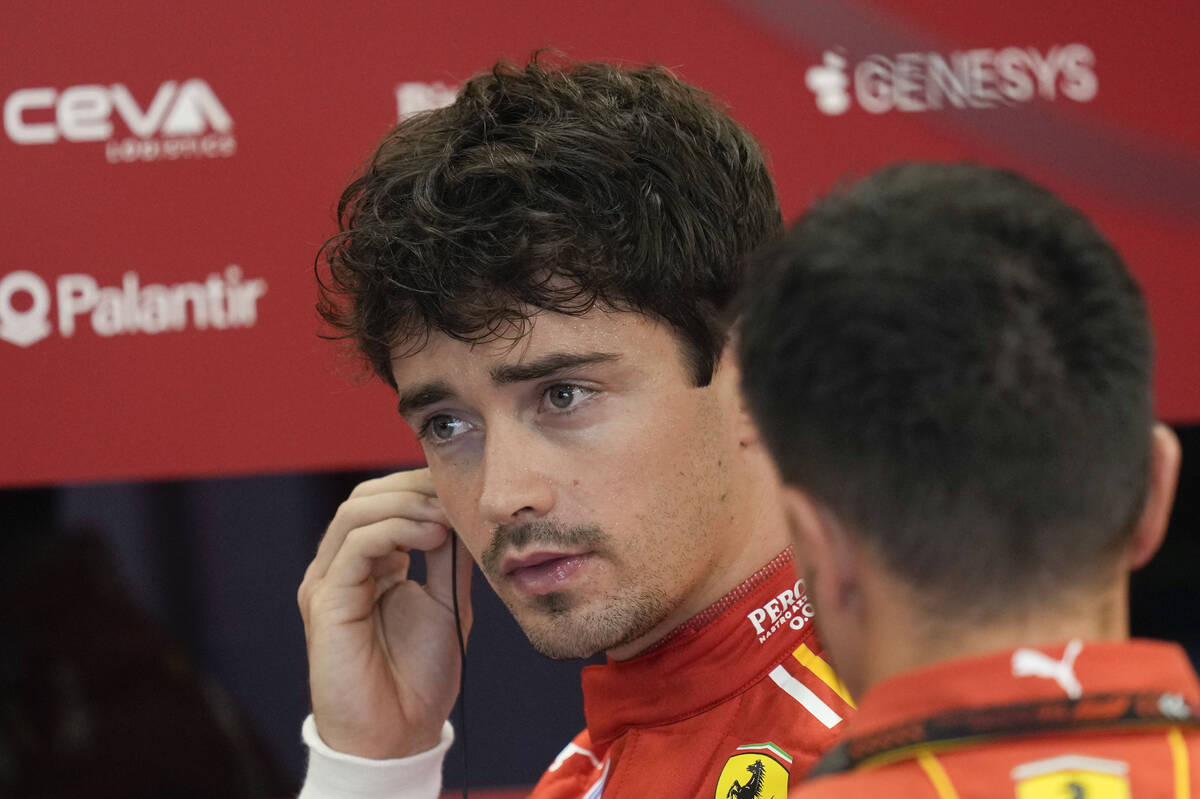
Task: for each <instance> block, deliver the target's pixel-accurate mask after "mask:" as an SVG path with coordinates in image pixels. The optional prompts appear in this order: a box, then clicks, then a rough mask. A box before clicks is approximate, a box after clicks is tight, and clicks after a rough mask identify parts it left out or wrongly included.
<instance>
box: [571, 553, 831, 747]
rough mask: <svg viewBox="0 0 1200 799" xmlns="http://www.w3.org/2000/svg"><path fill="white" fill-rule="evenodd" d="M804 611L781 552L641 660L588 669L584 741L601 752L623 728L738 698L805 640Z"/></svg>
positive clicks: (787, 556) (800, 589) (787, 557)
mask: <svg viewBox="0 0 1200 799" xmlns="http://www.w3.org/2000/svg"><path fill="white" fill-rule="evenodd" d="M768 606H769V607H768ZM806 606H807V598H805V597H804V583H803V582H801V581H799V580H798V579H797V577H796V574H795V568H794V566H793V563H792V552H791V549H790V548H789V549H787V550H785V551H784V552H782V553H780V554H779V555H778V556H776V557H775V559H774V560H772V561H771V562H770V563H768V564H767V565H766V566H764V567H763V568H761V569H759V570H758V571H757V572H755V573H754V575H752V576H751V577H750V579H748V580H746V581H745V582H744V583H742V584H741V585H739V586H738V587H737V588H735V589H734V590H733V591H731V592H730V593H728V594H726V595H725V596H724V597H722V598H721V599H719V600H718V601H717V602H715V603H713V604H712V605H711V606H709V607H708V608H707V609H705V610H704V611H702V612H701V613H699V614H697V615H696V616H694V617H693V618H692V619H690V620H689V621H687V622H685V623H684V624H683V625H681V626H680V627H678V628H676V629H675V630H674V631H672V632H671V633H670V634H669V635H668V636H667V637H666V638H665V639H663V641H662V642H660V643H659V644H658V645H656V646H655V647H653V648H652V649H651V650H649V651H648V652H646V653H643V654H641V655H639V656H637V657H635V658H631V659H629V660H623V661H612V660H610V661H609V662H607V663H605V664H604V665H600V666H588V667H587V668H585V669H584V670H583V677H582V679H583V699H584V714H585V715H586V716H587V725H588V734H589V736H590V737H591V739H592V741H593V742H594V743H596V744H599V745H605V744H607V743H610V742H611V741H612V740H614V739H615V738H617V737H618V736H619V735H620V734H621V733H623V732H624V731H625V730H627V729H628V728H630V727H648V726H658V725H662V724H669V723H671V722H674V721H679V720H682V719H685V718H688V717H690V716H694V715H696V714H698V713H702V712H704V711H705V710H707V709H709V708H711V707H714V706H716V705H718V704H720V703H722V702H725V701H727V700H728V699H730V698H731V697H733V696H736V695H737V694H739V693H741V692H742V691H744V690H745V689H746V688H747V687H748V686H750V685H753V684H754V683H755V682H757V681H758V680H761V679H762V678H763V677H765V676H766V675H767V674H768V673H769V672H770V671H771V669H773V668H774V667H775V666H776V665H778V664H779V663H780V662H781V661H782V660H783V659H784V658H785V657H787V655H788V653H790V652H791V651H792V650H793V649H795V648H796V647H797V646H799V644H800V643H802V642H803V641H805V640H807V639H808V637H810V636H811V635H812V631H813V624H812V619H811V618H810V615H811V613H812V610H811V608H807V615H806V613H805V608H806ZM789 611H790V613H789ZM752 615H753V618H752ZM795 619H802V620H803V621H800V622H794V621H793V620H795ZM789 623H792V624H793V626H792V627H791V628H789V627H788V624H789ZM772 627H775V631H774V633H772V634H768V635H766V636H765V637H764V635H763V633H766V632H768V631H770V630H771V628H772ZM796 627H799V629H800V634H799V635H797V633H796V632H793V630H794V629H795V628H796ZM814 645H815V644H814Z"/></svg>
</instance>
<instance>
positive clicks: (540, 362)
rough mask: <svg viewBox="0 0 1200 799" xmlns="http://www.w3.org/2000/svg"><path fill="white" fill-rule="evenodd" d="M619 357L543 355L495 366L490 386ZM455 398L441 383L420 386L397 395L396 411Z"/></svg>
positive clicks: (607, 354) (407, 411)
mask: <svg viewBox="0 0 1200 799" xmlns="http://www.w3.org/2000/svg"><path fill="white" fill-rule="evenodd" d="M620 357H621V356H620V355H619V354H618V353H615V352H583V353H572V352H555V353H550V354H549V355H543V356H542V357H541V358H538V359H536V360H533V361H530V362H529V363H519V364H511V365H506V366H494V367H492V369H491V378H492V382H493V383H495V384H496V385H501V386H503V385H510V384H512V383H524V382H525V381H527V380H538V379H541V378H543V377H549V376H550V375H552V374H554V373H555V372H561V371H563V370H564V369H574V368H578V367H580V366H591V365H593V364H598V363H608V362H611V361H615V360H618V359H619V358H620ZM453 396H455V393H454V389H452V388H450V385H449V384H448V383H446V382H444V381H442V380H435V381H433V382H431V383H423V384H421V385H419V386H416V387H414V388H412V389H409V390H408V391H405V392H403V393H401V394H400V396H399V398H398V399H397V401H396V408H397V410H399V412H400V415H401V416H407V415H408V414H410V413H413V412H414V411H419V410H421V409H422V408H427V407H429V406H430V405H433V404H435V403H438V402H441V401H442V400H444V399H449V398H450V397H453Z"/></svg>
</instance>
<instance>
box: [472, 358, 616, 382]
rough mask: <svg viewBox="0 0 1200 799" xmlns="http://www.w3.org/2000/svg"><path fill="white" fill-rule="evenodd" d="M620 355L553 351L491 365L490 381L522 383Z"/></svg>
mask: <svg viewBox="0 0 1200 799" xmlns="http://www.w3.org/2000/svg"><path fill="white" fill-rule="evenodd" d="M620 357H621V356H620V355H619V354H617V353H615V352H581V353H574V352H553V353H550V354H549V355H543V356H542V357H540V358H537V359H535V360H532V361H530V362H529V363H515V364H511V365H505V366H493V367H492V370H491V374H492V382H493V383H496V384H497V385H501V386H503V385H507V384H509V383H524V382H525V381H526V380H538V379H540V378H543V377H549V376H550V375H552V374H554V373H555V372H561V371H562V370H564V369H573V368H576V367H579V366H591V365H593V364H598V363H608V362H609V361H615V360H617V359H618V358H620Z"/></svg>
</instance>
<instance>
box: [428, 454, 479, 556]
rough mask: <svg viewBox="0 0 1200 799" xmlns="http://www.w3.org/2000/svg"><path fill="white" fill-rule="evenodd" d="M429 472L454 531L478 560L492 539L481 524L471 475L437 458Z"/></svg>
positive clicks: (431, 464)
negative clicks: (440, 461)
mask: <svg viewBox="0 0 1200 799" xmlns="http://www.w3.org/2000/svg"><path fill="white" fill-rule="evenodd" d="M429 472H430V475H431V476H432V477H433V488H434V490H435V491H436V492H437V495H438V499H439V500H441V502H442V507H443V508H444V509H445V511H446V515H447V516H448V517H449V518H450V524H451V525H453V527H454V532H455V533H456V534H457V535H458V537H459V540H461V541H462V542H463V544H464V545H466V547H467V549H468V550H469V551H470V553H471V556H472V557H474V558H475V559H476V560H478V559H479V555H480V554H481V553H482V552H483V550H484V549H485V548H487V545H488V544H489V543H490V541H491V539H490V535H489V534H487V533H486V532H485V531H483V525H482V524H481V523H480V520H479V501H478V496H477V495H476V494H475V493H474V492H473V489H472V486H473V483H472V481H471V480H470V477H469V476H468V475H464V474H462V473H461V471H459V470H455V469H453V468H451V467H449V466H447V465H446V464H444V463H439V462H437V461H436V460H433V461H430V466H429Z"/></svg>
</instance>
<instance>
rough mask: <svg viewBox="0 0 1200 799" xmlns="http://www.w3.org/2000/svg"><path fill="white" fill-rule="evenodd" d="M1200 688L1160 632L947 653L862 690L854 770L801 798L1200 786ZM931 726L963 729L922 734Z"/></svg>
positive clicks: (941, 797)
mask: <svg viewBox="0 0 1200 799" xmlns="http://www.w3.org/2000/svg"><path fill="white" fill-rule="evenodd" d="M1198 701H1200V683H1198V682H1197V678H1196V673H1195V672H1194V671H1193V670H1192V667H1191V665H1190V664H1189V662H1188V659H1187V657H1186V655H1185V654H1184V652H1183V650H1182V649H1180V648H1179V647H1178V646H1176V645H1174V644H1167V643H1162V642H1155V641H1121V642H1094V643H1084V642H1081V641H1079V640H1075V641H1072V642H1070V643H1068V644H1060V645H1057V646H1052V647H1041V648H1039V649H1017V650H1009V651H1004V652H1000V653H996V654H992V655H986V656H982V657H973V658H965V659H961V660H954V661H947V662H943V663H938V664H935V665H933V666H930V667H927V668H923V669H919V670H916V671H912V672H909V673H907V674H902V675H900V676H897V677H894V678H892V679H889V680H885V681H883V682H881V683H880V684H879V685H877V686H875V687H873V688H871V689H870V690H869V691H867V693H866V694H865V695H864V696H863V699H862V702H861V703H860V710H859V712H858V714H857V715H856V716H855V718H854V720H853V721H852V722H850V723H848V724H847V725H845V730H844V735H845V736H846V740H845V742H844V743H843V744H842V745H841V746H839V747H838V751H839V752H840V753H845V754H846V755H848V757H847V759H846V760H844V761H843V765H848V766H850V768H849V770H846V771H843V772H841V773H838V774H833V775H830V776H823V777H817V778H814V779H813V780H812V781H810V782H807V783H805V784H804V786H803V787H801V788H800V789H799V790H796V791H793V793H792V797H793V799H824V798H825V797H859V796H903V797H929V798H930V799H956V798H957V797H962V799H966V797H1006V798H1007V799H1012V797H1016V798H1017V799H1051V798H1052V797H1053V799H1129V797H1131V796H1132V797H1139V798H1140V797H1179V798H1180V799H1183V798H1184V797H1188V796H1196V797H1200V729H1198V728H1197V727H1196V726H1195V722H1194V721H1189V720H1187V717H1188V716H1189V715H1194V713H1195V708H1196V707H1197V702H1198ZM1189 705H1190V710H1189ZM1137 717H1140V718H1141V720H1140V721H1137V720H1134V719H1135V718H1137ZM1056 724H1059V725H1061V726H1060V727H1057V728H1056V727H1054V726H1053V725H1056ZM931 730H939V731H941V733H944V734H950V735H953V734H955V733H957V734H958V735H959V736H960V737H959V739H958V740H953V739H949V740H943V741H940V742H936V741H935V742H928V743H924V744H922V743H920V741H921V739H922V738H928V736H929V732H930V731H931ZM864 758H865V759H864ZM832 759H833V758H831V760H832ZM854 763H857V765H852V764H854ZM823 766H824V764H822V767H823ZM818 770H820V768H819V769H818Z"/></svg>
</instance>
